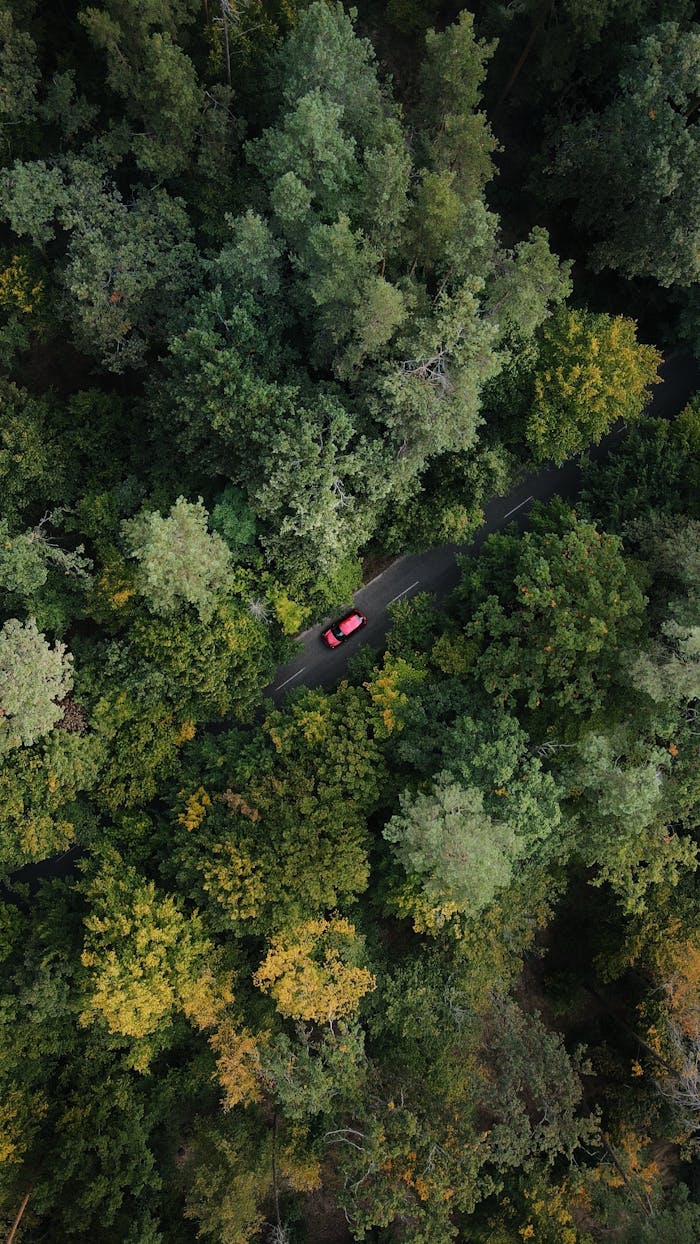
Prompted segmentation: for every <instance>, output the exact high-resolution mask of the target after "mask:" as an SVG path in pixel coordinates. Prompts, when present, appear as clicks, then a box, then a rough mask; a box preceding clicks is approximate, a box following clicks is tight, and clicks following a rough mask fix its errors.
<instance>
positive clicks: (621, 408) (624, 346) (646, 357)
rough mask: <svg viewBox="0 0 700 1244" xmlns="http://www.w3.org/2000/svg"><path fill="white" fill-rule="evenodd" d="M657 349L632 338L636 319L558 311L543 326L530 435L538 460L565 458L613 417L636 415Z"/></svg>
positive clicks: (652, 379) (594, 439)
mask: <svg viewBox="0 0 700 1244" xmlns="http://www.w3.org/2000/svg"><path fill="white" fill-rule="evenodd" d="M660 362H661V355H660V354H659V352H658V350H657V349H656V348H655V347H654V346H647V345H643V344H642V343H641V342H639V341H637V326H636V324H635V322H634V320H627V319H624V318H623V317H622V316H620V315H618V316H615V317H613V316H610V315H595V314H593V313H592V312H590V311H564V310H562V311H558V312H557V313H556V314H555V315H553V316H552V317H551V319H549V320H548V321H547V322H546V324H545V326H544V328H543V329H542V337H541V340H540V344H539V353H538V358H537V363H536V365H535V371H534V375H533V381H532V383H533V392H532V399H531V407H530V414H529V417H528V420H527V424H526V429H525V432H526V436H527V440H528V442H529V444H530V446H531V448H532V450H533V451H534V454H535V457H536V458H537V459H538V460H539V461H544V460H546V459H549V458H551V459H552V460H553V461H554V462H557V463H562V462H564V461H565V459H566V458H571V457H572V455H574V454H577V453H580V452H581V450H583V449H585V448H586V446H588V445H591V444H593V445H595V444H597V443H598V441H599V440H600V439H601V437H603V436H604V435H605V433H606V432H608V431H609V430H610V428H611V427H612V426H613V424H614V423H616V422H617V420H618V419H624V420H625V421H626V422H628V423H630V422H632V421H633V420H635V419H638V418H639V416H640V415H641V413H642V411H643V409H644V404H645V402H646V400H647V389H648V387H649V385H652V384H657V383H658V379H659V378H658V376H657V374H656V372H657V368H658V366H659V364H660Z"/></svg>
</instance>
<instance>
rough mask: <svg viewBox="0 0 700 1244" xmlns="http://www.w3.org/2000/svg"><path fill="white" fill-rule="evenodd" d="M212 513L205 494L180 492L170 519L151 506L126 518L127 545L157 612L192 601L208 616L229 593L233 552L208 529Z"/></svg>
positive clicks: (142, 589)
mask: <svg viewBox="0 0 700 1244" xmlns="http://www.w3.org/2000/svg"><path fill="white" fill-rule="evenodd" d="M208 517H209V516H208V514H207V511H206V510H205V508H204V504H203V502H202V499H201V497H200V498H199V500H198V501H196V502H191V501H186V500H185V498H184V497H178V499H177V501H176V502H175V504H174V505H173V506H171V508H170V513H169V514H168V515H167V517H166V518H163V516H162V515H161V514H159V513H158V511H157V510H145V511H144V512H143V513H142V514H139V515H138V516H137V517H136V518H130V519H126V520H125V521H124V523H122V537H123V539H124V543H125V545H126V548H127V550H128V552H129V554H130V556H131V557H133V558H134V559H135V560H136V561H137V562H138V571H137V584H138V588H139V591H140V592H141V593H142V594H143V596H144V597H145V599H146V601H147V603H148V607H149V608H150V609H151V610H152V611H153V613H156V614H164V615H166V614H170V613H174V612H175V610H177V609H178V608H181V607H182V605H183V604H189V605H194V607H195V608H196V609H197V610H198V612H199V614H200V616H201V617H207V616H210V615H211V614H212V612H213V610H214V608H215V606H216V602H217V600H220V599H221V598H222V597H223V596H225V595H226V593H227V592H228V590H229V588H230V586H231V567H232V562H231V554H230V553H229V550H228V548H227V547H226V545H225V544H224V541H223V540H222V539H221V536H219V535H217V534H216V532H210V531H209V530H208V529H207V521H208Z"/></svg>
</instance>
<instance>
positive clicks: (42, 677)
mask: <svg viewBox="0 0 700 1244" xmlns="http://www.w3.org/2000/svg"><path fill="white" fill-rule="evenodd" d="M72 661H73V658H72V656H71V655H70V653H69V652H68V651H67V649H66V646H65V644H62V643H61V642H60V640H56V641H55V642H54V644H53V646H51V644H49V643H48V641H47V640H46V638H45V636H44V635H42V634H41V632H40V631H39V630H38V629H37V625H36V622H35V621H34V619H33V618H30V620H29V621H28V622H20V621H19V620H18V619H17V618H10V619H9V621H8V622H5V624H4V626H3V628H2V630H0V709H2V715H1V716H0V753H2V752H6V751H9V750H11V749H12V748H15V747H21V746H23V745H24V746H29V745H30V744H32V743H33V742H34V741H35V740H36V739H39V738H41V736H42V735H44V734H48V733H49V731H50V730H52V729H53V727H54V726H55V725H56V722H57V721H60V719H61V717H62V716H63V708H62V707H61V705H60V704H59V703H58V701H59V700H62V699H63V698H64V697H65V696H66V695H67V694H68V692H69V691H70V689H71V687H72V685H73V674H72V669H71V666H72Z"/></svg>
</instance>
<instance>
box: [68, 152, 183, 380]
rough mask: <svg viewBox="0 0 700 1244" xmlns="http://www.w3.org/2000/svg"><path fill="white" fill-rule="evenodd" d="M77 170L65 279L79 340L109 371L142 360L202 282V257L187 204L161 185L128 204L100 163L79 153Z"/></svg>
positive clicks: (74, 170) (136, 364)
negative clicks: (90, 161)
mask: <svg viewBox="0 0 700 1244" xmlns="http://www.w3.org/2000/svg"><path fill="white" fill-rule="evenodd" d="M71 173H72V176H71V182H70V201H69V205H68V208H67V209H66V210H65V211H64V213H63V224H64V227H66V228H67V229H69V231H70V240H69V243H68V250H67V255H66V262H65V266H64V268H63V272H62V284H63V287H64V290H65V304H66V309H67V311H68V314H69V315H70V317H71V319H72V321H73V325H74V331H75V335H76V342H77V344H78V345H80V346H82V347H83V348H84V349H86V350H88V351H89V352H91V353H94V354H96V355H97V357H98V358H99V359H100V361H101V363H102V365H103V366H104V367H106V368H107V369H108V370H109V371H113V372H121V371H123V370H124V369H125V368H127V367H140V366H143V364H144V362H145V355H146V351H147V349H148V347H149V345H150V344H151V342H152V341H153V340H154V339H155V340H160V341H162V340H163V339H164V338H165V336H166V335H167V332H168V330H169V328H170V326H171V325H172V324H173V322H174V321H176V320H177V318H178V314H179V310H180V306H181V304H182V302H183V300H184V299H185V298H187V297H188V296H189V295H190V293H192V292H193V291H194V289H195V288H196V284H197V277H198V275H199V267H200V261H199V257H198V254H197V250H196V248H195V246H194V243H193V237H192V230H191V227H190V224H189V221H188V219H187V213H186V211H185V207H184V204H183V202H182V200H180V199H173V198H171V197H170V196H169V195H168V194H167V193H166V192H165V191H164V190H162V189H156V190H151V191H143V192H141V193H140V194H137V195H136V196H135V198H134V200H133V202H132V203H131V204H129V205H127V203H125V202H124V201H123V199H122V197H121V195H120V194H119V193H118V191H117V189H116V187H114V186H113V185H111V184H110V183H109V182H108V181H105V179H104V177H103V175H102V174H101V173H100V172H99V171H98V170H97V169H96V168H95V167H93V166H90V165H87V164H85V162H83V161H76V162H75V163H74V165H73V167H72V170H71Z"/></svg>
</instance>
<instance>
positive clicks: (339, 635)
mask: <svg viewBox="0 0 700 1244" xmlns="http://www.w3.org/2000/svg"><path fill="white" fill-rule="evenodd" d="M331 634H332V635H335V637H336V639H345V636H344V635H343V632H342V631H341V629H340V627H339V626H338V623H337V622H334V623H333V625H332V627H331Z"/></svg>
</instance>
